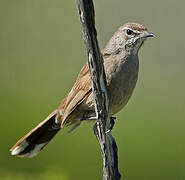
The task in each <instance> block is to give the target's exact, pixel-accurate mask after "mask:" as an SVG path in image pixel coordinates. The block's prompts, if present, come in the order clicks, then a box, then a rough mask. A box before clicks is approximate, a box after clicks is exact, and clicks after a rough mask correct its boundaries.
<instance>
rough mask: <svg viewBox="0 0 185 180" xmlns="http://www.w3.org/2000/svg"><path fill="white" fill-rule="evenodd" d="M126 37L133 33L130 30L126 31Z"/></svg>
mask: <svg viewBox="0 0 185 180" xmlns="http://www.w3.org/2000/svg"><path fill="white" fill-rule="evenodd" d="M126 33H127V35H132V34H133V33H134V32H133V31H132V30H131V29H127V30H126Z"/></svg>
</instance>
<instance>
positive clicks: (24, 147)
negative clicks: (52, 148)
mask: <svg viewBox="0 0 185 180" xmlns="http://www.w3.org/2000/svg"><path fill="white" fill-rule="evenodd" d="M56 114H57V110H55V111H54V112H52V113H51V114H50V115H49V116H48V117H47V118H46V119H45V120H44V121H42V122H41V123H40V124H39V125H38V126H36V127H35V128H34V129H32V130H31V131H30V132H29V133H28V134H26V135H25V136H23V137H22V138H21V139H20V140H19V141H18V142H17V143H16V144H15V145H14V146H13V147H12V148H11V149H10V151H11V154H12V155H17V156H20V157H25V156H27V157H29V158H31V157H34V156H36V155H37V154H38V153H39V152H40V151H41V150H42V149H43V148H44V146H46V145H47V144H48V143H49V141H50V140H51V139H52V138H53V137H54V136H55V135H56V134H57V132H58V131H59V130H60V129H61V127H60V124H56V123H55V116H56Z"/></svg>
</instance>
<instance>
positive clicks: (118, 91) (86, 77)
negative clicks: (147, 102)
mask: <svg viewBox="0 0 185 180" xmlns="http://www.w3.org/2000/svg"><path fill="white" fill-rule="evenodd" d="M148 37H155V35H154V34H153V33H151V32H149V31H148V29H147V28H146V27H145V26H144V25H142V24H138V23H130V22H129V23H126V24H124V25H122V26H121V27H119V28H118V30H117V31H116V32H115V33H114V34H113V35H112V37H111V38H110V40H109V41H108V43H107V45H106V46H105V48H104V49H103V50H102V51H101V53H102V56H103V65H104V69H105V74H106V81H107V91H108V95H109V108H108V110H109V114H110V116H112V115H115V114H116V113H118V112H119V111H120V110H121V109H123V107H124V106H125V105H126V104H127V102H128V101H129V99H130V97H131V95H132V93H133V90H134V89H135V86H136V82H137V79H138V71H139V59H138V51H139V49H140V47H141V46H142V45H143V43H144V42H145V40H146V39H147V38H148ZM95 117H96V114H95V108H94V101H93V93H92V85H91V78H90V71H89V67H88V63H86V64H85V65H84V66H83V67H82V69H81V71H80V73H79V75H78V77H77V80H76V82H75V84H74V86H73V87H72V89H71V91H70V92H69V93H68V95H67V96H66V97H65V98H64V99H63V100H62V102H61V104H60V105H59V107H58V108H57V109H56V110H54V111H53V112H52V113H51V114H50V115H49V116H48V117H47V118H46V119H45V120H44V121H42V122H41V123H40V124H38V125H37V126H36V127H35V128H34V129H32V130H31V131H30V132H28V133H27V134H26V135H25V136H23V137H22V138H21V139H20V140H19V141H18V142H17V143H16V144H15V145H14V146H13V147H12V148H11V149H10V152H11V155H16V156H19V157H28V158H32V157H34V156H36V155H37V154H38V153H39V152H40V151H41V150H42V149H43V148H44V147H45V146H46V145H47V144H48V143H49V142H50V141H51V140H52V139H53V138H54V136H55V135H56V134H57V133H58V132H59V131H60V130H61V129H63V128H65V127H67V126H71V127H72V128H71V131H72V130H74V129H75V128H76V127H78V126H79V125H80V124H81V123H82V122H83V121H87V122H88V121H91V122H92V121H93V122H94V121H95V120H96V118H95Z"/></svg>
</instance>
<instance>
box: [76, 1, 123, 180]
mask: <svg viewBox="0 0 185 180" xmlns="http://www.w3.org/2000/svg"><path fill="white" fill-rule="evenodd" d="M76 4H77V9H78V14H79V18H80V22H81V28H82V34H83V40H84V44H85V49H86V54H87V57H88V64H89V69H90V75H91V80H92V90H93V95H94V103H95V111H96V116H97V119H98V121H97V122H96V124H95V125H94V128H93V129H94V134H95V136H96V138H97V140H98V142H99V144H100V148H101V152H102V158H103V180H119V179H120V177H121V175H120V173H119V171H118V156H117V145H116V142H115V139H114V138H113V136H112V134H111V130H112V128H113V125H114V118H112V117H110V116H109V112H108V107H109V98H108V93H107V88H106V77H105V72H104V66H103V57H102V54H101V52H100V49H99V45H98V41H97V32H96V29H95V13H94V5H93V0H76Z"/></svg>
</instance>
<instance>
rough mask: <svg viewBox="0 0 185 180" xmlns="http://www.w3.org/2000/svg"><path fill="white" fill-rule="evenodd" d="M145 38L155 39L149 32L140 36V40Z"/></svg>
mask: <svg viewBox="0 0 185 180" xmlns="http://www.w3.org/2000/svg"><path fill="white" fill-rule="evenodd" d="M147 37H155V35H154V34H153V33H151V32H144V33H142V34H141V35H140V38H147Z"/></svg>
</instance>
